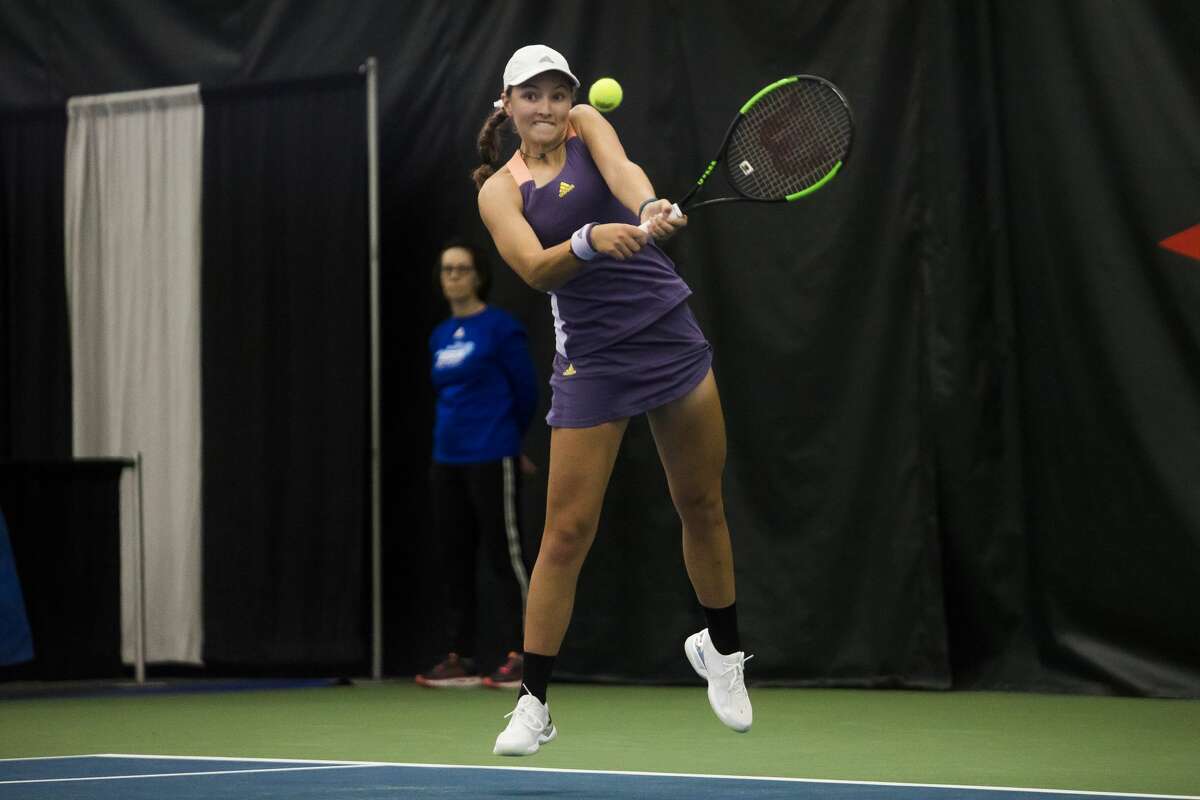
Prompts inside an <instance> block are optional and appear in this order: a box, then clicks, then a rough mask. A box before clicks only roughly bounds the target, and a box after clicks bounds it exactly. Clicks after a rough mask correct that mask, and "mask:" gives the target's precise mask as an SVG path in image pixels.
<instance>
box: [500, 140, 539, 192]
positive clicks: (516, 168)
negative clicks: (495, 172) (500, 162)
mask: <svg viewBox="0 0 1200 800" xmlns="http://www.w3.org/2000/svg"><path fill="white" fill-rule="evenodd" d="M505 166H506V167H508V174H509V175H512V176H513V180H514V181H516V182H517V186H520V185H521V184H523V183H527V182H529V181H531V180H533V175H532V174H531V173H530V172H529V167H528V166H527V165H526V164H525V159H523V158H521V148H519V147H518V148H517V152H515V153H513V155H512V158H510V159H509V160H508V163H507V164H505Z"/></svg>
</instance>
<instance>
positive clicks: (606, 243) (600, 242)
mask: <svg viewBox="0 0 1200 800" xmlns="http://www.w3.org/2000/svg"><path fill="white" fill-rule="evenodd" d="M649 241H650V234H648V233H646V232H645V231H644V230H642V229H641V228H639V227H638V226H636V225H624V224H622V223H620V222H608V223H605V224H603V225H596V226H594V227H593V228H592V248H593V249H594V250H596V251H597V252H600V253H604V255H606V256H609V257H610V258H615V259H617V260H618V261H624V260H625V259H627V258H629V257H630V256H631V255H633V254H634V253H636V252H637V251H638V250H641V249H642V248H643V247H645V246H646V243H647V242H649Z"/></svg>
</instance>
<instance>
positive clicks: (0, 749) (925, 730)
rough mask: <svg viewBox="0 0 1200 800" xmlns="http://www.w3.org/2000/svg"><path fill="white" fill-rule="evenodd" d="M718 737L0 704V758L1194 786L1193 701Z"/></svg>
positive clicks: (965, 701) (649, 692)
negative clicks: (505, 742) (494, 751)
mask: <svg viewBox="0 0 1200 800" xmlns="http://www.w3.org/2000/svg"><path fill="white" fill-rule="evenodd" d="M751 697H752V699H753V700H754V706H755V722H754V728H753V730H752V731H751V732H750V733H748V734H745V735H739V734H735V733H733V732H731V731H728V730H726V729H725V728H724V727H722V726H721V725H720V723H718V722H717V721H716V719H715V717H713V715H712V713H711V712H710V710H709V708H708V704H707V701H706V698H705V694H704V690H703V689H702V688H701V687H700V686H696V687H629V686H593V685H556V686H554V687H553V688H552V690H551V696H550V707H551V711H552V713H553V716H554V720H555V723H556V724H557V725H558V727H559V731H560V733H559V738H558V739H557V740H556V741H555V742H553V743H551V744H549V745H547V746H546V747H545V748H544V749H543V751H542V752H541V753H538V754H537V755H535V756H533V757H531V758H527V759H502V758H498V757H495V756H492V755H491V745H492V740H493V738H494V737H495V734H496V733H497V732H499V731H500V729H501V728H502V727H503V726H504V719H503V716H504V714H505V713H507V712H508V711H509V710H511V708H512V705H513V700H514V694H513V693H511V692H494V691H488V690H484V689H477V690H467V691H452V690H442V691H437V690H430V689H423V688H420V687H417V686H415V685H412V684H409V683H407V682H404V683H399V682H384V683H381V684H374V683H370V682H367V683H359V684H356V685H353V686H342V687H327V688H309V689H295V690H272V691H241V692H219V693H218V692H205V693H190V694H170V693H167V694H137V693H132V692H131V693H129V694H125V695H105V696H96V697H82V698H65V699H50V698H39V699H17V700H11V699H10V700H4V701H0V758H13V757H27V756H53V755H75V754H85V753H137V754H159V755H192V756H227V757H239V758H246V757H253V758H288V759H293V758H294V759H336V760H353V761H390V762H405V763H437V764H481V765H492V766H530V767H557V768H574V769H590V770H623V771H624V770H629V771H651V772H676V773H701V774H729V775H759V776H778V777H801V778H824V779H832V780H861V781H896V782H904V783H922V784H955V785H972V786H1009V787H1027V788H1046V789H1068V790H1084V791H1097V792H1134V793H1155V794H1177V795H1197V794H1200V701H1196V700H1149V699H1135V698H1112V697H1084V696H1074V695H1072V696H1061V695H1036V694H1002V693H985V692H948V693H935V692H892V691H853V690H814V689H777V688H755V689H752V691H751Z"/></svg>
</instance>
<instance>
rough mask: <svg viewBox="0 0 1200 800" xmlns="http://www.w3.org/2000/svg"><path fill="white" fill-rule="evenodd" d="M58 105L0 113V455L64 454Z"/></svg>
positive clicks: (63, 129) (66, 390)
mask: <svg viewBox="0 0 1200 800" xmlns="http://www.w3.org/2000/svg"><path fill="white" fill-rule="evenodd" d="M66 138H67V114H66V109H65V108H64V107H63V106H61V105H55V106H49V107H39V108H30V109H24V110H0V458H66V457H68V456H70V455H71V360H70V330H69V328H68V326H67V292H66V266H65V262H64V257H63V164H64V158H63V150H64V148H65V146H66Z"/></svg>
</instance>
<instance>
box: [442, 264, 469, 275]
mask: <svg viewBox="0 0 1200 800" xmlns="http://www.w3.org/2000/svg"><path fill="white" fill-rule="evenodd" d="M474 271H475V268H474V267H468V266H467V265H466V264H459V265H457V266H447V267H442V274H443V275H470V274H471V273H472V272H474Z"/></svg>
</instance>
